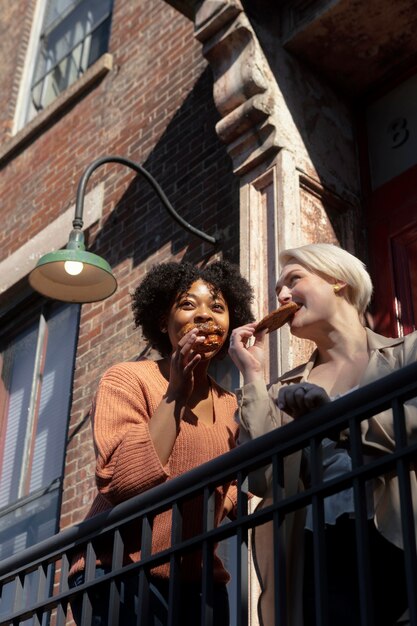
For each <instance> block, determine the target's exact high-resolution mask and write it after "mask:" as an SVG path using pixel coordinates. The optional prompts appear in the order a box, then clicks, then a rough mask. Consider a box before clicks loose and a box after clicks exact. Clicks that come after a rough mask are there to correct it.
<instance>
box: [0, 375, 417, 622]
mask: <svg viewBox="0 0 417 626" xmlns="http://www.w3.org/2000/svg"><path fill="white" fill-rule="evenodd" d="M414 397H417V364H413V365H409V366H407V367H405V368H403V369H402V370H399V371H397V372H395V373H393V374H391V375H389V376H387V377H385V378H382V379H380V380H379V381H376V382H374V383H372V384H370V385H368V386H366V387H363V388H361V389H358V390H357V391H354V392H352V393H350V394H348V395H346V396H344V397H342V398H340V399H338V400H336V401H334V402H332V403H330V404H328V405H326V406H324V407H322V408H321V409H320V410H316V411H314V412H312V413H310V414H309V415H307V416H305V417H304V418H303V419H301V420H297V421H294V422H292V423H291V424H288V425H287V426H284V427H282V428H279V429H277V430H275V431H273V432H271V433H269V434H267V435H264V436H262V437H259V438H258V439H256V440H254V441H251V442H249V443H247V444H245V445H242V446H240V447H238V448H236V449H234V450H232V451H231V452H229V453H227V454H224V455H222V456H220V457H218V458H216V459H214V460H213V461H210V462H209V463H206V464H204V465H201V466H200V467H197V468H196V469H194V470H192V471H190V472H188V473H187V474H184V475H183V476H180V477H179V478H176V479H174V480H171V481H168V482H166V483H164V484H162V485H160V486H158V487H155V488H154V489H151V490H149V491H148V492H145V493H143V494H141V495H139V496H137V497H135V498H132V499H131V500H129V501H127V502H124V503H122V504H119V505H118V506H116V507H115V508H114V509H112V510H111V511H110V512H108V513H105V514H101V515H99V516H97V517H95V518H92V519H90V520H88V521H86V522H83V523H81V524H79V525H76V526H74V527H72V528H68V529H66V530H64V531H63V532H61V533H59V534H57V535H55V536H53V537H51V538H50V539H48V540H47V541H44V542H42V543H39V544H37V545H35V546H33V547H31V548H29V549H27V550H25V551H23V552H21V553H19V554H17V555H15V556H14V557H11V558H8V559H6V560H4V561H2V562H1V563H0V584H1V586H2V590H3V592H4V593H3V594H2V603H1V604H0V626H6V625H10V626H12V625H13V626H16V625H18V624H22V623H25V620H29V621H27V622H26V623H27V624H37V625H38V624H39V625H40V624H42V625H44V624H49V623H51V624H56V625H57V626H62V625H63V624H65V623H70V620H71V612H70V610H69V609H68V605H69V601H70V600H73V599H74V598H75V597H76V596H77V597H78V598H82V604H83V613H82V625H83V626H90V623H91V605H90V602H89V594H91V592H92V590H94V588H97V586H99V585H100V586H102V588H105V589H106V594H104V597H105V598H107V599H108V602H109V615H110V616H111V618H110V624H111V626H118V624H119V623H120V624H121V626H122V623H121V622H119V619H118V611H119V602H120V597H119V588H120V581H121V580H122V579H123V578H125V579H126V577H128V576H132V575H135V576H136V577H137V578H136V580H137V589H138V597H139V604H138V607H137V612H138V622H137V623H138V624H141V623H145V621H144V620H143V621H142V618H143V617H144V616H145V615H146V612H147V602H148V598H149V577H148V574H149V571H150V569H151V568H153V567H155V566H156V565H160V564H162V563H169V564H170V573H171V574H170V578H169V585H170V596H169V597H170V603H169V606H170V621H169V624H170V626H175V625H176V624H179V619H178V616H177V608H176V598H178V590H179V586H180V580H179V576H178V571H179V566H180V561H181V556H182V555H184V554H185V553H187V552H190V551H193V550H196V549H198V550H200V551H201V555H202V572H203V575H202V618H201V624H205V625H207V626H210V625H211V624H212V614H211V611H210V610H209V606H210V602H209V598H210V590H211V583H212V579H211V572H212V551H211V549H210V548H211V546H212V545H213V544H214V543H217V542H222V541H225V540H227V539H229V538H231V537H233V538H234V540H233V541H230V544H231V545H232V550H233V552H234V563H235V566H234V568H233V569H234V571H233V583H234V589H235V591H234V593H233V594H232V597H231V609H232V610H231V613H232V616H233V619H232V626H234V625H236V626H245V625H246V624H248V619H249V618H248V571H249V569H248V568H249V566H250V563H249V558H248V542H249V540H250V530H251V529H252V528H254V527H256V526H258V525H260V524H264V523H265V522H267V521H270V520H272V521H273V526H274V538H275V539H276V541H275V539H274V547H275V550H274V554H275V559H276V563H275V571H276V572H277V573H279V572H281V573H282V572H283V568H282V563H281V562H280V559H281V558H282V557H281V556H278V552H279V551H278V549H277V548H276V546H277V545H278V542H279V533H278V529H279V527H280V523H281V521H282V520H283V519H285V516H286V515H288V514H289V513H291V512H293V511H295V510H297V509H299V508H301V507H305V506H306V505H307V504H312V510H313V527H314V532H313V537H314V539H313V541H314V546H315V557H316V562H317V564H316V572H315V574H316V576H315V583H316V586H315V595H316V600H317V611H318V613H317V614H318V615H319V616H320V620H319V622H318V623H320V626H325V624H326V623H327V620H326V614H325V611H324V612H323V607H324V606H325V599H326V590H325V589H324V588H323V576H321V569H320V568H321V566H322V565H321V564H322V562H323V560H322V556H323V555H322V554H321V546H322V545H323V544H322V534H323V532H324V522H323V501H324V498H326V497H327V496H329V495H331V494H334V493H337V492H339V491H342V490H344V489H346V488H348V487H352V488H353V492H354V500H355V519H356V522H355V524H356V526H355V528H356V533H357V543H358V546H361V549H360V550H358V580H359V586H360V590H361V598H360V600H361V615H362V626H378V625H377V624H373V622H372V616H371V615H370V613H369V611H368V610H367V591H366V590H367V589H368V588H369V582H370V581H369V568H368V566H367V565H368V556H367V552H366V546H367V536H366V533H367V530H366V529H367V525H366V517H367V512H366V505H365V506H364V493H365V483H366V481H368V480H371V479H373V478H375V477H377V476H381V475H383V474H386V473H388V472H392V471H394V472H395V473H396V474H397V475H398V480H399V490H400V502H401V514H402V517H401V519H402V533H403V540H404V545H405V546H406V549H405V550H404V556H405V568H406V580H407V592H408V600H409V613H410V622H409V623H410V624H411V626H417V594H416V589H417V555H416V537H415V529H414V513H413V504H412V499H411V489H410V479H409V469H410V466H412V467H414V468H415V466H416V458H417V457H416V454H417V443H416V442H417V437H416V435H417V432H416V431H417V425H416V424H414V425H413V428H414V430H413V437H412V441H407V434H406V433H407V428H406V426H407V417H406V415H405V412H404V403H405V402H407V401H408V400H409V399H410V398H414ZM387 408H391V409H392V412H393V419H394V430H395V437H396V447H395V450H394V451H393V452H391V453H387V454H383V453H381V454H379V455H378V456H375V457H373V458H372V460H371V461H369V459H367V460H366V462H364V459H363V450H362V444H361V439H360V422H361V421H362V420H365V419H369V418H371V417H372V416H373V415H376V414H377V413H379V412H381V411H382V410H385V409H387ZM408 426H410V425H408ZM344 428H349V429H350V442H351V448H350V454H351V457H352V470H351V471H349V472H347V473H345V474H343V475H340V476H338V477H337V478H334V479H332V480H328V481H323V480H322V476H321V471H320V467H321V459H320V442H321V441H322V440H323V438H324V437H326V436H328V435H329V434H332V433H333V434H334V433H335V432H336V431H340V430H342V429H344ZM306 447H309V449H310V452H311V463H312V465H311V474H312V477H313V478H312V483H311V485H310V486H309V487H308V488H307V489H306V490H305V491H303V492H301V493H299V494H297V495H292V496H291V497H285V495H284V494H283V492H282V490H281V489H280V488H279V486H280V484H282V478H283V476H282V472H283V467H284V464H283V460H284V459H285V457H287V456H288V455H290V454H292V453H294V452H296V451H298V450H301V449H304V448H306ZM268 464H270V465H271V468H272V479H273V484H274V485H275V488H274V490H273V500H272V502H271V504H270V505H269V506H267V507H265V508H262V509H258V510H255V511H253V512H250V510H249V507H248V495H247V494H248V474H249V473H250V471H251V470H254V469H256V468H259V467H263V466H265V465H268ZM229 480H236V481H237V485H238V491H239V497H238V506H237V512H236V517H235V518H234V519H232V520H230V521H227V522H226V523H224V524H222V525H221V526H220V527H217V528H214V525H213V506H212V501H213V498H214V489H215V487H216V486H217V485H221V484H224V483H225V482H228V481H229ZM197 494H200V495H201V494H203V498H204V514H203V520H202V524H201V527H202V530H201V533H200V534H198V535H196V536H194V537H192V538H189V539H187V540H183V539H182V533H181V519H182V508H183V505H184V503H185V502H187V501H188V500H189V499H190V498H193V497H195V496H196V495H197ZM166 510H170V511H171V514H172V538H171V546H170V547H169V548H168V549H166V550H164V551H163V552H159V553H156V554H153V553H152V551H151V543H152V520H153V518H154V517H155V515H157V514H158V513H161V512H162V511H166ZM132 524H133V525H136V527H137V529H138V532H140V533H141V546H142V552H141V560H140V561H139V562H137V563H130V564H129V565H126V566H122V563H123V547H124V532H125V530H126V528H127V527H128V526H130V527H131V526H132ZM101 541H106V542H107V543H108V545H112V546H113V560H112V569H111V571H109V572H108V573H106V574H105V575H104V576H102V577H100V578H96V577H95V567H96V566H95V563H96V547H97V545H98V543H99V542H101ZM80 549H82V550H84V551H85V553H86V570H85V581H84V583H83V584H82V585H80V586H79V587H77V588H72V589H70V588H69V587H68V581H67V575H68V569H69V561H70V558H71V554H72V553H73V552H74V551H78V550H80ZM271 550H272V545H271ZM282 582H283V581H282V579H281V578H280V576H277V577H276V581H275V598H276V607H277V609H278V610H276V611H275V624H276V626H284V625H285V624H286V617H285V612H284V610H283V609H282V607H284V606H285V603H283V602H282V603H281V602H280V598H283V595H284V592H283V585H282V584H281V583H282ZM6 592H7V593H6ZM11 593H12V595H13V597H12V598H10V599H9V600H10V608H9V609H7V608H5V602H6V600H5V598H6V596H7V595H10V594H11ZM268 626H273V625H272V624H271V625H269V624H268ZM331 626H333V625H331Z"/></svg>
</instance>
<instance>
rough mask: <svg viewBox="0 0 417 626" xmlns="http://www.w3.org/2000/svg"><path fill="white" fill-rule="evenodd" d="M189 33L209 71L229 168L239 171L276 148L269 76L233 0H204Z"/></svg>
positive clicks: (238, 8) (252, 34)
mask: <svg viewBox="0 0 417 626" xmlns="http://www.w3.org/2000/svg"><path fill="white" fill-rule="evenodd" d="M195 36H196V38H197V39H198V40H199V41H200V42H201V43H202V44H203V54H204V56H205V58H206V59H207V60H208V62H209V64H210V66H211V68H212V71H213V75H214V88H213V95H214V101H215V104H216V107H217V109H218V111H219V113H220V115H221V117H222V119H221V120H220V121H219V122H218V123H217V125H216V132H217V134H218V136H219V137H220V139H221V140H222V141H223V142H225V144H226V146H227V150H228V152H229V154H230V156H231V158H232V160H233V166H234V172H235V173H236V174H238V175H243V174H245V173H246V172H247V171H249V170H250V169H252V168H254V167H255V166H257V165H258V164H259V163H260V162H261V161H263V160H266V159H269V158H271V157H272V156H273V155H274V154H276V152H277V151H278V150H279V148H280V146H279V145H278V144H277V140H276V129H275V126H274V123H273V110H274V97H273V93H272V90H273V86H274V84H275V83H274V79H273V77H272V74H271V72H270V69H269V67H268V64H267V62H266V59H265V57H264V54H263V52H262V49H261V47H260V45H259V42H258V40H257V37H256V35H255V32H254V30H253V28H252V26H251V24H250V22H249V20H248V18H247V16H246V14H245V12H244V10H243V8H242V5H241V4H240V2H238V0H204V1H203V2H201V3H200V5H199V7H198V8H197V11H196V17H195Z"/></svg>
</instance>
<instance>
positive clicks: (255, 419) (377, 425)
mask: <svg viewBox="0 0 417 626" xmlns="http://www.w3.org/2000/svg"><path fill="white" fill-rule="evenodd" d="M366 332H367V339H368V346H369V351H370V359H369V363H368V366H367V368H366V370H365V373H364V375H363V377H362V380H361V382H360V386H361V387H362V386H364V385H366V384H368V383H370V382H373V381H375V380H377V379H379V378H382V377H383V376H387V375H388V374H391V373H392V372H393V371H394V370H397V369H399V368H401V367H403V366H405V365H409V364H410V363H414V362H415V361H416V360H417V332H414V333H412V334H410V335H407V336H406V337H404V338H398V339H390V338H386V337H383V336H382V335H377V334H376V333H374V332H373V331H371V330H370V329H366ZM315 358H316V352H314V353H313V354H312V356H311V358H310V360H309V361H308V363H305V364H304V365H301V366H299V367H297V368H296V369H294V370H291V371H290V372H287V373H286V374H284V375H283V376H281V377H280V378H279V379H278V382H277V383H275V384H273V385H271V386H270V387H269V389H267V387H266V386H265V383H263V382H262V381H257V382H255V383H250V384H248V385H245V386H244V387H242V388H241V389H238V390H237V397H238V406H239V409H238V411H239V421H240V435H239V441H240V443H245V442H246V441H248V440H250V439H254V438H255V437H259V436H260V435H264V434H265V433H267V432H270V431H271V430H273V429H275V428H277V427H279V426H281V425H282V423H283V414H282V412H281V411H280V410H279V409H278V407H277V405H276V404H275V401H274V400H275V398H277V396H278V391H279V388H280V387H281V386H282V385H287V384H292V383H299V382H304V381H306V380H307V379H308V375H309V373H310V371H311V369H312V367H313V365H314V361H315ZM405 406H406V416H407V419H406V423H407V434H408V437H409V442H410V443H415V442H416V441H417V399H413V400H411V401H410V402H408V403H407V404H406V405H405ZM286 420H288V416H286ZM348 438H349V432H348V431H344V432H343V433H342V435H341V440H347V439H348ZM362 441H363V443H364V444H365V445H366V451H367V453H372V451H374V452H375V453H378V452H391V451H393V450H394V447H395V442H394V431H393V422H392V414H391V411H390V410H387V411H383V412H382V413H379V414H378V415H376V416H374V417H373V418H371V419H370V420H365V421H363V422H362ZM300 463H301V452H298V453H295V454H293V455H292V456H291V457H288V458H287V459H286V460H285V468H284V471H285V496H286V497H290V496H291V495H293V494H294V493H296V492H297V491H299V490H300V489H302V488H303V487H302V480H301V478H300ZM270 475H271V471H270V468H267V469H265V468H263V469H260V470H258V471H257V472H254V473H253V474H252V475H251V476H250V482H249V488H250V490H251V491H252V493H254V494H256V495H258V496H261V497H263V500H262V502H261V503H260V505H259V506H261V507H262V506H265V505H267V504H268V503H269V502H270V501H271V481H270ZM410 479H411V489H412V498H413V506H414V520H415V527H416V529H417V477H416V471H415V468H414V469H413V470H412V471H411V472H410ZM375 485H376V486H375V490H374V511H375V514H374V521H375V525H376V527H377V528H378V530H379V531H380V532H381V534H382V535H383V536H384V537H386V539H388V540H389V541H391V542H392V543H394V544H395V545H397V546H398V547H401V548H402V547H403V544H402V533H401V518H400V505H399V493H398V479H397V477H396V476H395V475H390V476H385V477H381V478H379V479H378V480H377V481H375ZM303 528H304V511H298V512H296V513H294V514H292V515H291V516H288V517H287V519H286V520H285V524H283V525H282V528H281V529H280V533H281V535H282V540H283V545H284V552H285V558H286V572H287V607H288V612H287V615H288V622H287V623H288V626H302V623H303V620H302V580H303V563H302V561H303V556H302V555H303V545H302V541H303ZM253 544H254V559H255V567H256V570H257V574H258V577H259V582H260V586H261V594H260V597H259V603H258V613H259V617H260V623H261V625H262V626H269V625H270V624H273V623H274V622H273V620H274V584H273V560H274V559H273V550H272V549H271V546H273V545H274V540H273V531H272V523H270V522H269V523H267V524H264V525H263V526H260V527H258V528H257V529H255V531H254V534H253Z"/></svg>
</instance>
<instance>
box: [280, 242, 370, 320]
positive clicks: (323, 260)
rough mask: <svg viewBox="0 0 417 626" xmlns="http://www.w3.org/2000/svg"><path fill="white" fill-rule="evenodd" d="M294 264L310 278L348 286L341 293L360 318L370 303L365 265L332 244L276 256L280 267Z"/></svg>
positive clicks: (310, 245)
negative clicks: (309, 274)
mask: <svg viewBox="0 0 417 626" xmlns="http://www.w3.org/2000/svg"><path fill="white" fill-rule="evenodd" d="M291 260H295V261H296V262H297V263H299V264H300V265H303V266H304V267H305V268H306V269H308V270H309V271H311V272H313V273H314V274H324V275H325V276H326V277H327V278H329V279H330V280H332V279H334V280H336V281H337V280H340V281H343V282H345V283H346V284H347V285H348V289H347V290H344V291H343V293H344V295H345V298H346V300H347V301H348V302H350V304H352V305H353V306H354V307H355V308H356V310H357V311H358V313H359V314H360V315H363V314H364V313H365V311H366V309H367V307H368V304H369V302H370V300H371V296H372V291H373V286H372V281H371V277H370V276H369V274H368V272H367V270H366V267H365V264H364V263H362V261H360V260H359V259H358V258H357V257H355V256H353V254H350V252H347V251H346V250H344V249H343V248H339V246H335V245H334V244H332V243H311V244H308V245H306V246H300V247H299V248H289V249H288V250H283V251H282V252H281V253H280V255H279V262H280V265H281V267H283V266H284V265H287V264H288V263H289V262H290V261H291Z"/></svg>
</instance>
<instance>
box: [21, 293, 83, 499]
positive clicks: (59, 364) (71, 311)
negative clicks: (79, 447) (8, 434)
mask: <svg viewBox="0 0 417 626" xmlns="http://www.w3.org/2000/svg"><path fill="white" fill-rule="evenodd" d="M78 311H79V307H78V305H75V304H74V305H68V306H65V307H64V308H61V309H58V311H56V313H55V314H54V315H53V316H52V317H51V318H50V319H49V320H48V343H47V349H46V360H45V369H44V373H43V380H42V390H41V395H40V402H39V416H38V423H37V429H36V438H35V447H34V455H33V464H32V472H31V480H30V492H32V491H34V490H36V489H40V488H41V487H47V486H49V485H50V484H51V483H52V482H53V481H54V480H55V479H56V478H58V477H59V476H61V474H62V463H63V458H64V452H65V441H66V434H67V422H68V414H69V409H70V400H71V391H72V374H73V369H74V354H75V347H76V339H77V326H78Z"/></svg>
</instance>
